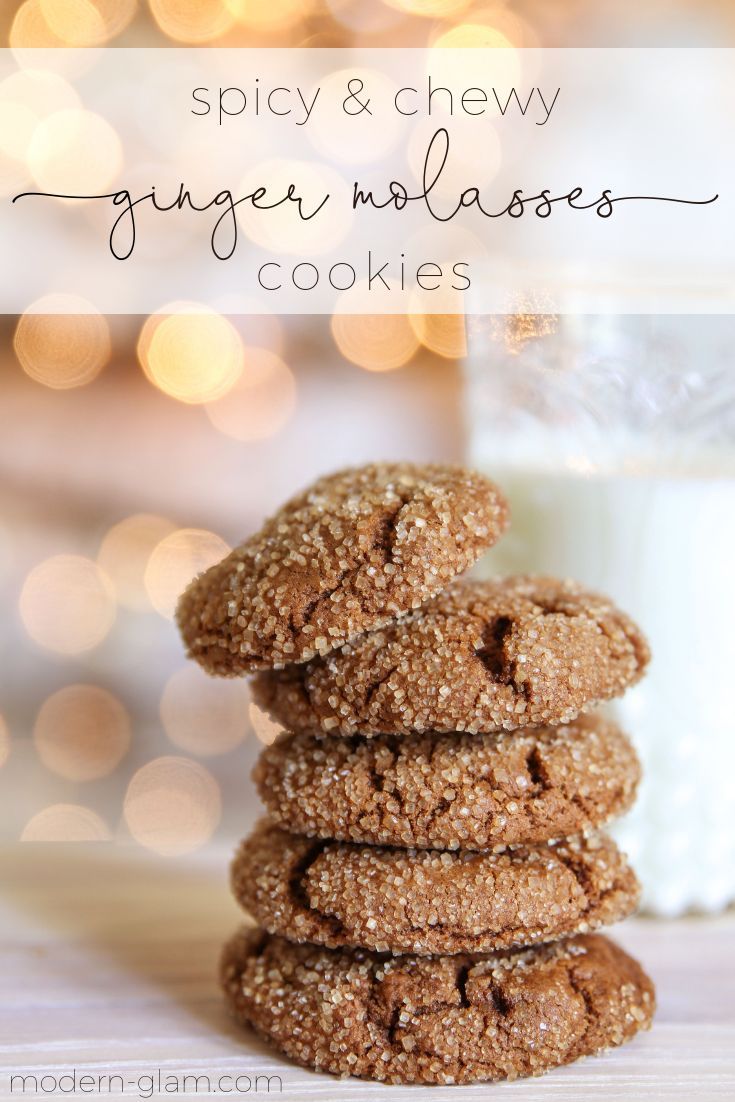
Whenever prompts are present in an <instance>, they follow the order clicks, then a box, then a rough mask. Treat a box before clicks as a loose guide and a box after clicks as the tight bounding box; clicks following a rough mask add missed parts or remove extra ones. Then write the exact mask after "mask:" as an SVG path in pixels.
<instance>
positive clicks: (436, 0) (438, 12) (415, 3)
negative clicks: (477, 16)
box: [383, 0, 471, 19]
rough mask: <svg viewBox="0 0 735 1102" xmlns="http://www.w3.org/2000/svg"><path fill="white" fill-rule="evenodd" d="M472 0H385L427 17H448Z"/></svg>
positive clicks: (399, 7)
mask: <svg viewBox="0 0 735 1102" xmlns="http://www.w3.org/2000/svg"><path fill="white" fill-rule="evenodd" d="M470 2H471V0H383V3H384V4H387V5H388V7H389V8H396V9H397V10H398V11H402V12H406V14H407V15H422V16H424V18H425V19H447V18H449V17H451V16H453V15H457V14H458V13H459V12H461V11H464V9H465V8H466V7H468V6H469V4H470Z"/></svg>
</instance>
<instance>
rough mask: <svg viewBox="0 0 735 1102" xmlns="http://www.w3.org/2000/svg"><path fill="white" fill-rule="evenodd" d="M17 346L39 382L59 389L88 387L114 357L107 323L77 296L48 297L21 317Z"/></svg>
mask: <svg viewBox="0 0 735 1102" xmlns="http://www.w3.org/2000/svg"><path fill="white" fill-rule="evenodd" d="M13 348H14V350H15V355H16V356H17V358H18V362H19V363H20V365H21V367H22V368H23V370H24V371H25V373H26V375H29V376H30V378H31V379H34V380H35V381H36V382H37V383H43V385H44V386H48V387H52V388H53V389H54V390H68V389H70V388H71V387H76V386H85V385H86V384H87V383H91V382H92V380H93V379H95V378H96V377H97V376H98V375H99V373H100V371H101V370H102V368H103V367H104V366H105V364H106V363H107V362H108V360H109V359H110V355H111V351H112V344H111V341H110V328H109V325H108V323H107V319H106V318H105V317H104V316H103V315H102V314H100V313H99V311H98V310H96V309H95V308H94V306H92V304H91V303H90V302H87V301H86V299H83V298H79V297H78V296H76V295H61V294H54V295H45V296H44V297H43V298H40V299H37V300H36V302H34V303H33V305H32V306H30V307H29V308H28V310H26V312H25V313H24V314H23V315H22V317H21V318H20V320H19V321H18V324H17V326H16V329H15V336H14V337H13Z"/></svg>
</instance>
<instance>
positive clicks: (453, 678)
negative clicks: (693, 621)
mask: <svg viewBox="0 0 735 1102" xmlns="http://www.w3.org/2000/svg"><path fill="white" fill-rule="evenodd" d="M648 659H649V651H648V646H647V644H646V641H645V639H644V637H643V635H642V634H641V632H640V630H639V629H638V628H637V627H636V625H635V624H634V623H633V621H632V620H630V619H629V618H628V617H627V616H625V615H624V614H623V613H622V612H620V611H619V610H618V609H617V608H616V607H615V606H614V605H613V604H612V602H611V601H609V600H608V598H607V597H603V596H600V595H599V594H596V593H592V592H590V591H588V590H587V589H584V588H583V587H582V586H580V585H578V584H576V583H575V582H571V581H559V580H557V579H555V578H545V577H530V576H524V575H520V576H513V577H508V578H497V579H492V580H490V581H482V582H479V581H478V582H472V581H462V582H456V583H455V584H454V585H452V586H451V587H450V588H449V589H448V590H447V591H446V592H444V593H441V594H440V595H439V596H437V597H435V598H434V599H433V600H432V601H430V602H429V603H428V604H426V605H425V606H424V607H423V608H421V609H420V610H419V611H417V612H415V613H412V614H411V615H410V616H408V617H406V618H405V619H404V620H403V621H402V622H401V623H397V624H396V623H394V624H391V625H389V626H387V627H384V628H382V629H381V630H379V631H374V632H371V633H369V634H367V635H363V636H362V637H360V638H359V639H355V640H353V641H352V642H351V643H348V644H347V645H346V646H344V647H342V648H341V649H340V650H339V651H336V652H335V653H333V654H330V655H327V656H326V657H324V658H322V657H319V658H316V659H314V660H313V661H311V662H308V663H306V664H305V665H303V666H295V667H289V668H288V669H285V670H283V671H275V672H274V671H269V672H268V673H265V674H260V675H259V676H258V677H257V678H256V679H255V682H254V687H253V688H254V696H255V699H256V701H257V702H258V703H259V704H260V705H261V707H263V708H265V709H266V711H268V712H270V714H271V715H272V716H273V717H274V719H276V720H277V721H278V722H280V723H282V724H283V725H284V726H285V727H288V728H289V729H290V730H310V729H311V730H313V729H315V728H317V729H318V728H321V729H322V730H324V731H331V732H332V733H340V734H367V735H370V734H377V733H381V732H388V733H391V734H401V735H402V734H408V733H410V732H413V731H417V732H422V731H470V732H473V733H474V732H485V733H491V732H493V731H499V730H502V729H503V728H507V729H509V730H512V729H514V728H518V727H526V726H542V725H545V724H558V723H566V722H569V721H570V720H572V719H574V718H576V716H577V715H578V714H579V713H580V712H583V711H585V710H586V709H588V708H590V707H591V706H593V705H594V704H596V703H597V702H599V701H601V700H607V699H608V698H610V697H613V696H619V695H620V694H621V693H623V692H624V691H625V689H626V688H627V687H628V686H629V685H632V684H634V683H635V682H636V681H638V679H639V678H640V677H641V676H642V674H643V671H644V669H645V667H646V665H647V663H648Z"/></svg>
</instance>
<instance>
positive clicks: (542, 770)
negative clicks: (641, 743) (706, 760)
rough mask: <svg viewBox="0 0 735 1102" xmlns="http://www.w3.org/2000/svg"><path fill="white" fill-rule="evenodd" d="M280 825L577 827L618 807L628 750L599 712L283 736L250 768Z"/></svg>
mask: <svg viewBox="0 0 735 1102" xmlns="http://www.w3.org/2000/svg"><path fill="white" fill-rule="evenodd" d="M253 778H254V780H255V782H256V785H257V787H258V792H259V793H260V796H261V799H262V800H263V802H264V803H265V805H266V807H267V808H268V811H269V812H270V815H271V817H272V818H273V819H274V820H275V821H277V822H278V823H279V824H280V825H281V826H282V827H284V829H285V830H288V831H290V832H291V833H294V834H306V835H309V836H310V837H317V838H335V839H338V840H341V841H346V842H368V843H373V844H380V843H382V844H384V845H393V846H409V847H410V846H418V847H430V848H433V849H459V848H460V847H461V848H463V849H476V850H479V849H492V848H493V847H495V846H507V845H517V844H531V845H532V844H534V843H538V842H547V841H549V839H552V838H562V837H567V836H569V835H572V834H581V833H584V832H587V831H589V830H591V829H593V828H595V827H599V826H601V825H602V824H603V823H605V822H607V821H608V820H609V819H611V818H613V817H614V816H616V815H620V814H621V813H622V812H623V811H626V810H627V809H628V808H629V807H630V805H631V804H632V802H633V799H634V797H635V792H636V787H637V785H638V780H639V778H640V766H639V763H638V759H637V757H636V754H635V751H634V750H633V747H632V746H631V744H630V742H629V741H628V739H627V738H626V736H625V735H624V734H623V733H622V731H621V730H620V729H619V728H618V727H617V726H616V725H615V724H614V723H612V722H611V721H610V720H608V719H606V718H605V717H603V716H602V715H599V714H592V715H590V716H583V717H581V718H580V719H578V720H576V721H575V722H573V723H569V724H562V725H561V726H559V727H538V728H536V727H531V728H528V729H526V730H525V731H513V732H503V733H502V734H497V735H458V734H443V735H442V734H435V733H428V734H423V735H417V734H412V735H402V736H398V737H395V736H393V735H375V736H374V737H373V738H364V737H362V736H359V735H355V736H352V737H351V738H339V737H337V738H335V737H333V736H331V735H324V734H313V733H309V732H299V733H297V734H286V735H284V736H282V737H281V738H280V739H278V741H277V742H275V743H274V744H273V745H272V746H269V747H267V748H266V749H265V750H264V751H263V752H262V754H261V756H260V758H259V759H258V762H257V764H256V766H255V770H254V772H253Z"/></svg>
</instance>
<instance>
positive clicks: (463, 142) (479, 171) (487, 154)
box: [407, 55, 503, 228]
mask: <svg viewBox="0 0 735 1102" xmlns="http://www.w3.org/2000/svg"><path fill="white" fill-rule="evenodd" d="M445 56H446V55H445ZM437 107H438V114H437V113H433V114H432V115H431V117H428V116H426V117H425V118H423V119H420V120H419V122H418V123H417V124H416V125H415V126H414V127H412V128H411V135H410V137H409V139H408V150H407V157H408V163H409V166H410V168H411V172H412V173H413V176H414V179H415V180H416V181H417V182H421V181H422V180H423V177H424V172H425V170H426V152H427V150H428V148H429V143H430V141H431V139H432V138H433V136H434V134H435V133H436V130H437V127H438V126H442V125H446V124H447V123H448V121H449V120H448V116H446V115H444V114H442V111H443V110H444V108H445V107H446V104H445V105H442V104H437ZM479 137H480V134H478V123H477V120H476V119H471V118H462V117H459V118H457V117H456V116H455V117H454V118H452V120H451V156H450V157H449V159H448V161H447V163H446V165H445V167H444V168H443V170H442V173H441V175H440V177H439V179H438V180H437V181H436V183H435V184H434V186H433V187H432V194H435V195H436V196H437V197H439V198H442V197H446V198H447V199H448V200H449V201H450V202H449V204H448V205H449V206H450V209H451V208H453V207H454V205H455V204H456V201H457V196H458V195H461V194H462V192H463V191H465V189H466V188H468V187H478V188H480V187H485V186H487V185H488V184H489V183H490V182H491V181H492V180H494V179H495V177H496V176H497V174H498V172H499V170H500V166H501V164H502V161H503V147H502V143H501V141H500V137H499V135H498V132H497V130H496V129H495V128H494V127H493V125H492V124H491V123H489V122H486V121H485V120H483V122H482V131H481V141H479V142H478V138H479ZM434 156H436V153H434ZM445 226H446V228H450V227H449V226H448V225H447V224H445ZM442 228H444V227H442Z"/></svg>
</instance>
